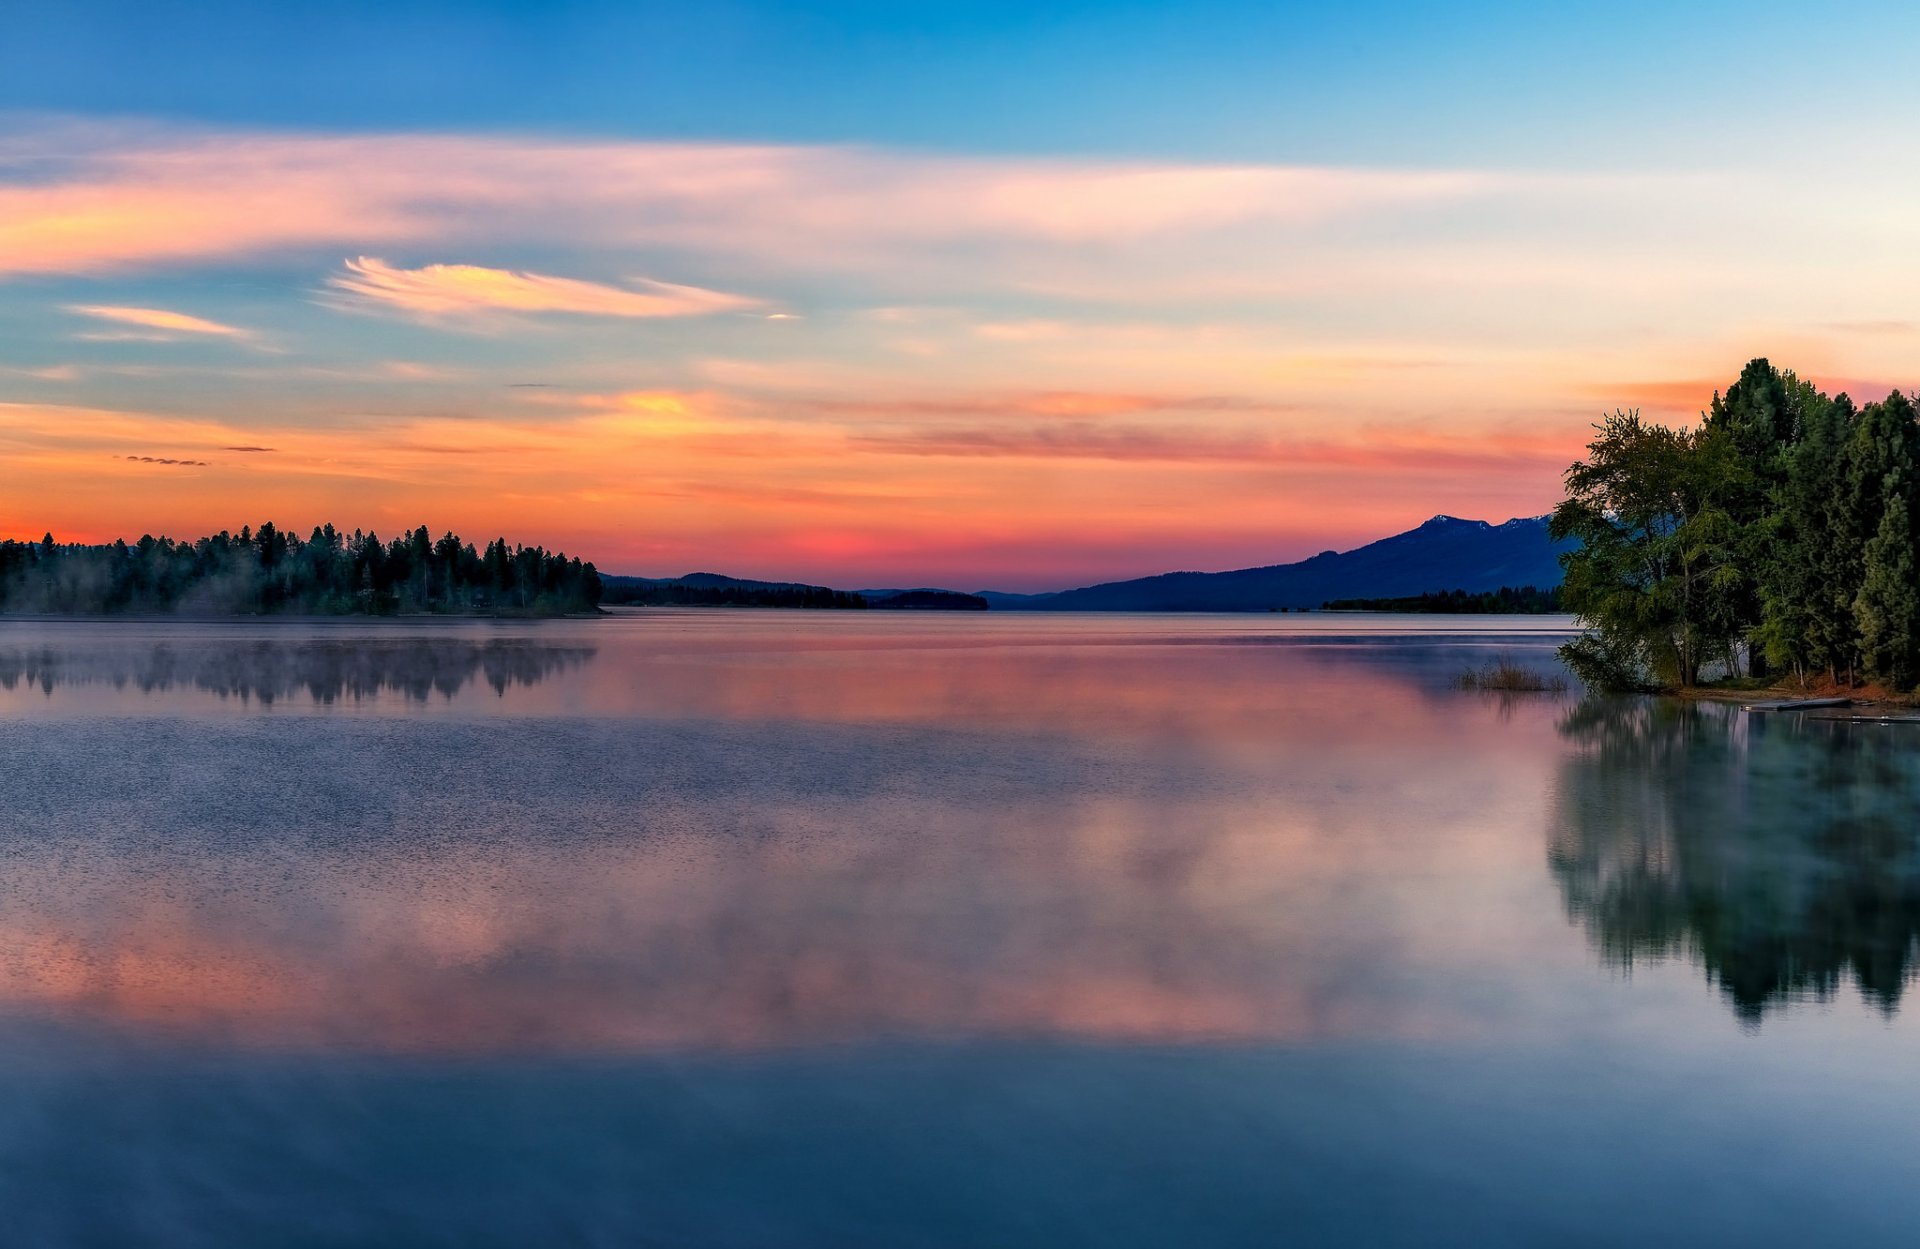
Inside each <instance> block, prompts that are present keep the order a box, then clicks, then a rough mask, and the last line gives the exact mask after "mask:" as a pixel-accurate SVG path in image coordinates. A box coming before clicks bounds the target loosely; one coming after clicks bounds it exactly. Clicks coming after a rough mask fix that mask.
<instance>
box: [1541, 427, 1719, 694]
mask: <svg viewBox="0 0 1920 1249" xmlns="http://www.w3.org/2000/svg"><path fill="white" fill-rule="evenodd" d="M1598 429H1599V437H1597V438H1596V439H1595V440H1594V441H1593V442H1591V443H1589V444H1588V446H1587V450H1588V452H1589V453H1590V456H1589V458H1588V459H1587V460H1585V461H1582V462H1581V463H1578V464H1575V465H1574V466H1573V467H1572V468H1570V469H1568V470H1567V475H1566V483H1567V497H1566V498H1565V499H1564V500H1562V501H1561V503H1560V506H1559V507H1557V508H1555V509H1554V513H1553V519H1552V521H1551V522H1550V523H1549V526H1548V531H1549V532H1550V533H1551V534H1552V535H1553V537H1554V538H1556V539H1566V538H1573V539H1576V540H1578V542H1579V544H1580V545H1579V546H1578V547H1577V548H1575V549H1574V550H1572V551H1569V552H1568V553H1567V554H1566V555H1564V556H1563V557H1562V559H1561V563H1562V565H1563V566H1564V567H1565V568H1566V570H1567V577H1566V582H1565V584H1564V585H1563V586H1562V587H1561V595H1562V597H1563V599H1564V601H1565V603H1566V605H1567V607H1568V608H1569V609H1570V610H1572V611H1573V612H1575V613H1576V614H1578V615H1579V616H1580V617H1581V618H1582V619H1583V620H1585V621H1586V622H1587V623H1589V624H1590V625H1592V626H1593V627H1594V629H1595V630H1596V631H1597V633H1598V635H1599V638H1598V639H1597V640H1596V642H1595V643H1594V644H1593V645H1590V646H1588V647H1585V648H1572V649H1570V650H1569V651H1568V652H1567V653H1566V655H1565V656H1564V658H1565V659H1566V660H1567V662H1568V663H1569V664H1570V665H1573V666H1574V668H1575V671H1576V672H1581V673H1582V677H1583V679H1589V680H1592V681H1595V682H1597V683H1599V684H1602V685H1606V686H1617V685H1625V686H1630V687H1637V686H1639V685H1643V684H1646V683H1647V682H1648V681H1649V680H1650V681H1652V682H1655V683H1658V684H1661V685H1679V686H1690V685H1694V684H1696V683H1697V682H1698V681H1699V679H1700V671H1701V668H1702V666H1703V665H1704V664H1705V663H1706V662H1707V661H1708V660H1709V659H1712V658H1717V657H1721V656H1723V655H1725V654H1726V653H1727V650H1728V647H1729V644H1730V642H1731V640H1732V639H1733V638H1734V636H1736V634H1737V632H1738V629H1739V619H1738V616H1739V606H1740V602H1741V599H1742V597H1743V596H1744V595H1745V594H1746V592H1747V588H1748V587H1747V581H1746V578H1745V576H1744V575H1743V573H1742V570H1741V568H1740V566H1739V562H1738V548H1739V545H1740V543H1739V539H1740V536H1741V535H1740V532H1739V527H1738V525H1737V524H1736V523H1735V521H1734V519H1733V517H1732V515H1731V514H1730V513H1729V511H1728V507H1727V503H1728V500H1729V499H1730V498H1732V497H1736V496H1737V495H1738V494H1739V493H1741V492H1743V491H1746V490H1748V489H1750V488H1751V487H1750V483H1749V480H1748V476H1747V474H1746V473H1745V471H1744V467H1743V464H1742V461H1741V459H1740V457H1739V455H1738V452H1737V448H1736V447H1735V444H1734V443H1733V441H1732V440H1731V439H1730V438H1728V437H1726V436H1724V435H1723V434H1722V433H1721V432H1720V431H1717V430H1711V429H1706V428H1702V429H1699V430H1694V431H1681V430H1674V429H1669V428H1667V427H1666V426H1664V425H1655V424H1650V423H1648V422H1646V421H1643V420H1642V419H1641V418H1640V414H1639V413H1638V412H1616V413H1614V414H1613V415H1612V416H1609V417H1607V418H1606V419H1605V420H1604V421H1603V422H1602V423H1601V424H1600V426H1599V427H1598ZM1603 660H1604V664H1603V665H1602V664H1601V662H1600V661H1603ZM1583 667H1584V669H1585V671H1582V669H1583Z"/></svg>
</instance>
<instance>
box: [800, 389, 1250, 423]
mask: <svg viewBox="0 0 1920 1249" xmlns="http://www.w3.org/2000/svg"><path fill="white" fill-rule="evenodd" d="M806 406H808V407H809V408H812V409H813V410H815V411H819V412H826V413H832V414H835V415H841V416H862V417H865V416H882V417H918V416H999V415H1007V416H1058V417H1101V416H1127V415H1132V414H1136V413H1142V412H1273V411H1277V410H1279V409H1280V408H1281V407H1284V406H1285V405H1278V404H1271V403H1260V402H1256V401H1254V400H1251V399H1241V398H1235V397H1233V396H1229V395H1158V394H1145V393H1131V392H1110V391H1095V390H1042V391H1032V392H1027V393H1012V394H997V395H996V394H965V395H951V396H946V397H940V398H914V397H899V398H890V399H837V398H836V399H812V400H808V401H806Z"/></svg>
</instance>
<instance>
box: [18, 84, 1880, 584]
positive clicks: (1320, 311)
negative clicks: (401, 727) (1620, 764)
mask: <svg viewBox="0 0 1920 1249" xmlns="http://www.w3.org/2000/svg"><path fill="white" fill-rule="evenodd" d="M5 155H6V156H7V160H5V161H0V462H4V465H5V472H6V487H7V488H6V490H5V492H4V494H0V532H3V533H5V534H8V535H12V536H17V537H38V536H39V535H40V534H41V533H42V532H43V531H52V532H53V533H54V534H55V535H56V536H57V537H59V538H62V539H76V540H98V539H110V538H114V537H128V538H133V537H137V536H139V535H140V534H142V533H146V532H152V533H156V534H157V533H169V534H173V535H175V536H182V535H197V534H200V533H203V532H208V531H211V530H215V529H220V528H238V527H239V526H240V525H241V524H243V523H251V524H258V523H259V522H261V521H263V520H267V519H271V520H273V521H275V522H276V523H277V524H280V525H282V526H283V527H289V528H297V529H303V530H304V529H306V528H308V527H311V526H312V525H314V524H317V523H320V522H322V521H331V522H333V523H335V524H338V525H342V526H344V527H346V528H348V529H352V528H356V527H361V528H370V529H375V530H378V531H380V532H383V533H392V532H395V531H398V530H399V529H401V528H403V527H404V528H411V527H413V526H415V525H418V524H422V523H425V524H428V525H430V526H431V527H433V528H434V529H435V530H436V531H438V530H443V529H449V528H451V529H454V530H456V531H459V532H461V533H462V534H465V535H467V536H469V537H473V538H478V539H484V538H485V537H487V536H490V535H493V534H504V535H506V536H508V537H509V538H511V539H514V540H517V541H525V542H529V543H531V542H539V543H543V544H545V545H548V546H550V547H551V546H558V547H562V548H564V549H566V550H568V551H569V552H572V553H578V554H580V555H583V556H585V557H586V558H589V559H592V560H594V561H596V562H597V563H598V564H599V565H600V567H602V568H603V569H605V570H608V571H616V572H634V573H645V574H651V575H661V574H673V573H681V572H688V571H693V570H696V569H708V570H714V571H723V572H729V573H733V574H736V575H742V576H762V577H780V578H787V577H791V578H800V579H806V580H812V581H818V582H825V583H829V584H835V585H841V586H875V585H885V584H944V585H949V586H954V587H957V588H962V589H979V588H998V589H1041V588H1060V587H1063V586H1068V585H1075V584H1084V583H1087V582H1090V581H1095V580H1100V579H1105V578H1113V577H1121V576H1131V575H1140V574H1146V573H1151V572H1156V571H1164V570H1167V569H1171V568H1225V567H1236V566H1246V565H1250V564H1258V563H1272V562H1280V561H1284V560H1290V559H1297V558H1301V557H1303V556H1306V555H1309V554H1312V553H1313V552H1315V551H1318V550H1321V549H1325V548H1329V547H1332V548H1346V547H1351V546H1354V545H1357V544H1359V543H1361V542H1365V541H1368V540H1371V539H1373V538H1375V537H1380V536H1383V535H1385V534H1388V533H1392V532H1396V531H1399V530H1403V529H1406V528H1410V527H1411V526H1413V525H1415V524H1418V523H1419V522H1420V521H1421V520H1423V519H1425V518H1426V517H1428V516H1430V515H1433V514H1435V513H1440V512H1445V513H1450V514H1454V515H1462V516H1469V517H1478V518H1483V519H1489V520H1493V521H1500V520H1505V519H1507V518H1508V517H1510V516H1514V515H1534V514H1539V513H1541V512H1544V511H1546V510H1547V509H1548V508H1550V507H1551V505H1552V503H1553V502H1554V500H1555V499H1556V498H1557V494H1558V478H1559V474H1560V472H1561V470H1563V469H1564V467H1565V466H1566V465H1567V463H1568V462H1569V461H1571V460H1572V459H1573V458H1574V457H1575V456H1577V455H1578V454H1579V451H1580V448H1581V446H1582V444H1583V443H1584V441H1585V438H1586V436H1587V432H1588V427H1589V424H1590V423H1591V422H1592V421H1593V420H1594V419H1595V418H1597V417H1598V416H1599V415H1600V414H1601V412H1603V411H1605V410H1608V409H1611V408H1612V407H1615V406H1639V407H1643V408H1645V409H1647V410H1648V411H1650V412H1652V413H1654V414H1656V415H1658V416H1660V417H1662V418H1664V419H1683V418H1686V417H1688V416H1690V415H1691V414H1692V413H1693V412H1696V411H1697V410H1698V408H1699V407H1700V406H1701V405H1702V404H1703V403H1704V402H1705V401H1706V400H1707V398H1708V397H1709V396H1710V395H1711V393H1712V390H1713V388H1714V386H1715V385H1716V384H1722V382H1721V381H1719V380H1717V379H1725V378H1730V377H1731V376H1733V375H1734V374H1735V373H1736V372H1737V370H1738V368H1739V366H1740V364H1741V363H1742V362H1743V361H1744V360H1745V359H1746V358H1747V357H1749V356H1751V355H1755V354H1769V355H1771V356H1772V357H1773V358H1774V359H1775V360H1776V361H1778V362H1780V363H1783V364H1785V365H1788V366H1789V367H1797V368H1799V369H1801V370H1802V371H1804V372H1808V373H1811V374H1812V375H1814V376H1816V377H1818V378H1821V379H1822V380H1831V381H1834V382H1837V383H1838V384H1841V385H1847V386H1850V387H1852V388H1855V389H1856V390H1860V391H1861V392H1862V393H1868V392H1871V391H1872V389H1873V388H1875V387H1878V388H1879V389H1880V390H1881V391H1882V392H1884V389H1885V388H1886V386H1887V384H1888V383H1887V382H1886V381H1875V380H1874V379H1893V378H1898V377H1899V376H1900V375H1901V374H1900V370H1901V368H1902V366H1903V363H1904V359H1905V356H1906V353H1907V352H1908V351H1909V350H1910V347H1911V343H1912V339H1913V336H1914V333H1915V330H1914V328H1913V326H1912V325H1911V324H1910V323H1909V322H1908V321H1906V320H1904V319H1903V318H1902V317H1901V316H1900V315H1899V309H1900V307H1902V306H1903V301H1904V299H1905V292H1906V291H1907V290H1909V289H1911V287H1910V284H1909V283H1908V282H1907V281H1906V278H1905V275H1904V274H1903V273H1902V272H1900V266H1901V265H1902V264H1904V263H1905V262H1904V261H1898V260H1895V261H1891V262H1889V261H1886V260H1885V257H1887V256H1890V255H1904V254H1905V253H1904V252H1896V251H1895V250H1893V249H1892V246H1891V245H1892V242H1893V240H1892V238H1891V234H1893V233H1897V232H1898V230H1897V228H1896V227H1897V223H1895V222H1893V221H1891V220H1890V219H1888V218H1886V217H1885V216H1884V215H1878V214H1873V213H1869V212H1864V211H1859V210H1856V209H1855V208H1853V207H1851V206H1850V205H1849V203H1848V202H1847V201H1844V200H1833V201H1831V202H1821V203H1817V204H1816V203H1815V202H1814V201H1811V200H1809V199H1808V198H1807V197H1806V196H1805V195H1804V194H1801V193H1798V192H1795V191H1794V190H1792V189H1791V188H1786V187H1778V186H1775V187H1769V186H1767V185H1765V184H1764V180H1757V179H1756V177H1755V176H1736V175H1732V174H1719V175H1712V176H1696V175H1640V174H1615V173H1592V174H1581V175H1571V174H1566V173H1560V172H1533V173H1515V172H1511V171H1488V170H1476V169H1439V170H1435V169H1423V170H1409V169H1394V168H1377V169H1366V168H1334V167H1320V166H1288V165H1259V164H1253V165H1210V164H1205V163H1182V162H1167V161H1111V160H1082V159H1068V158H1044V159H1042V158H1031V157H1021V158H1012V157H1005V158H984V157H979V158H976V157H960V156H933V155H923V154H915V153H909V152H897V151H889V150H884V149H877V148H857V147H848V146H820V145H813V146H806V145H781V144H761V145H742V144H720V143H659V142H605V141H599V142H576V141H561V140H545V139H535V138H527V137H510V136H494V135H487V134H436V135H418V134H404V133H391V134H381V133H370V134H369V133H360V134H351V135H349V134H322V133H311V134H289V133H267V132H249V131H245V130H235V129H225V130H221V129H190V128H184V127H179V126H171V125H158V124H151V125H141V126H137V127H136V126H131V125H106V124H89V125H84V126H82V125H78V124H75V123H70V122H68V123H57V122H48V121H41V122H37V123H30V124H27V125H24V126H22V127H20V128H19V133H18V135H17V137H16V138H14V139H12V140H10V146H9V147H8V148H7V150H6V153H5ZM1730 204H1731V205H1732V207H1729V205H1730ZM1815 212H1817V213H1818V214H1819V219H1820V220H1821V222H1822V223H1823V225H1824V226H1825V227H1827V228H1828V230H1829V232H1828V233H1827V234H1824V235H1819V236H1817V237H1806V236H1799V235H1794V236H1789V235H1787V234H1786V233H1784V231H1785V230H1786V227H1787V225H1788V224H1789V223H1791V222H1795V221H1804V220H1805V219H1806V218H1807V216H1808V214H1810V213H1815ZM1767 232H1774V233H1777V234H1778V236H1779V238H1780V239H1782V240H1785V241H1784V243H1783V245H1782V247H1781V248H1780V249H1779V250H1778V252H1777V254H1776V255H1775V256H1774V257H1773V259H1772V260H1771V261H1770V263H1769V264H1767V265H1765V266H1753V265H1750V264H1743V263H1742V262H1741V255H1740V251H1741V248H1743V247H1744V246H1746V245H1747V244H1749V243H1750V242H1751V239H1752V237H1753V236H1754V235H1755V234H1756V233H1767ZM1803 237H1805V241H1802V242H1798V243H1796V242H1795V241H1794V240H1795V239H1802V238H1803ZM1816 265H1827V266H1829V267H1832V266H1839V267H1840V268H1842V269H1845V270H1846V271H1848V272H1851V273H1853V274H1854V277H1855V279H1856V280H1853V281H1851V282H1850V283H1849V285H1848V286H1847V288H1846V289H1845V291H1844V298H1842V293H1841V292H1837V291H1834V290H1831V289H1829V288H1827V287H1818V286H1816V287H1809V286H1808V284H1807V282H1806V277H1807V274H1808V273H1809V271H1810V270H1811V269H1812V268H1813V267H1814V266H1816Z"/></svg>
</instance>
